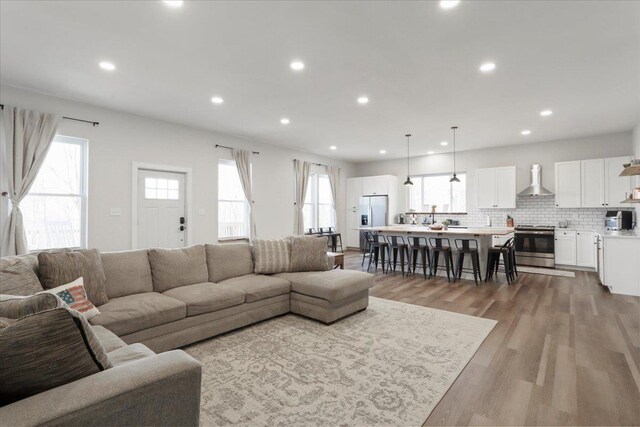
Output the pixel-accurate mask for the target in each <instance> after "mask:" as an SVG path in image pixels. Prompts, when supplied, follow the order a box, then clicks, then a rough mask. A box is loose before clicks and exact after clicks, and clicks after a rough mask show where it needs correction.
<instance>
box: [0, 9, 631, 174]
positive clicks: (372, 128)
mask: <svg viewBox="0 0 640 427" xmlns="http://www.w3.org/2000/svg"><path fill="white" fill-rule="evenodd" d="M0 15H1V21H0V31H1V33H0V41H1V46H0V48H1V50H0V54H1V56H0V63H1V68H0V78H1V81H2V83H6V84H10V85H16V86H21V87H26V88H29V89H33V90H36V91H41V92H45V93H49V94H52V95H56V96H60V97H64V98H70V99H75V100H80V101H84V102H88V103H92V104H97V105H101V106H106V107H110V108H114V109H118V110H124V111H127V112H132V113H136V114H141V115H145V116H150V117H155V118H159V119H165V120H169V121H173V122H178V123H183V124H186V125H192V126H197V127H201V128H206V129H212V130H217V131H221V132H225V133H230V134H235V135H239V136H243V137H247V138H251V139H255V140H260V141H263V142H268V143H272V144H277V145H282V146H287V147H292V148H296V149H300V150H305V151H309V152H314V153H319V154H323V155H330V156H335V157H340V158H344V159H348V160H353V161H365V160H373V159H380V158H383V156H381V155H380V154H378V151H379V150H380V149H386V150H387V154H386V157H388V158H393V157H401V156H404V155H405V153H406V146H405V139H404V137H403V135H404V134H405V133H407V132H411V133H413V135H414V137H413V138H412V154H424V153H426V152H427V151H428V150H434V151H435V152H442V151H444V150H446V149H448V150H450V149H451V144H450V145H449V147H446V148H443V147H441V146H440V141H442V140H447V141H451V131H450V130H449V127H450V126H451V125H454V124H456V125H458V126H460V129H459V132H458V135H459V137H458V141H457V148H458V149H461V150H469V149H474V148H482V147H492V146H500V145H510V144H520V143H527V142H536V141H542V140H555V139H562V138H571V137H577V136H583V135H593V134H599V133H607V132H613V131H624V130H629V129H631V128H632V127H633V126H634V125H635V124H636V123H637V122H638V118H639V117H640V2H625V1H621V2H615V1H601V2H597V1H584V2H581V1H567V2H561V1H555V2H552V1H528V2H527V1H509V2H507V1H495V2H494V1H481V2H480V1H473V2H472V1H462V2H461V3H460V5H459V6H458V7H457V8H455V9H452V10H447V11H445V10H442V9H440V8H439V7H438V4H437V2H427V1H425V2H397V1H394V2H296V3H293V2H267V1H264V2H204V1H185V4H184V7H182V8H181V9H177V10H173V9H170V8H168V7H167V6H165V5H164V4H163V3H162V2H160V1H135V2H124V1H123V2H115V1H114V2H111V1H102V2H97V1H85V2H79V1H69V2H53V1H33V2H30V1H21V2H8V1H2V2H1V10H0ZM105 59H107V60H110V61H113V62H114V63H115V64H116V66H117V70H116V71H115V72H113V73H109V72H105V71H103V70H101V69H100V68H99V67H98V65H97V64H98V62H99V61H101V60H105ZM293 59H301V60H302V61H304V62H305V64H306V69H305V70H304V71H303V72H300V73H294V72H293V71H291V70H290V68H289V63H290V62H291V60H293ZM488 60H491V61H494V62H495V63H496V64H497V68H496V70H495V71H494V72H493V73H492V74H489V75H485V74H482V73H480V72H479V71H478V67H479V65H480V64H481V63H482V62H484V61H488ZM363 94H365V95H367V96H369V98H370V99H371V102H370V103H369V104H368V105H366V106H361V105H359V104H358V103H357V102H356V98H357V97H358V96H359V95H363ZM214 95H220V96H222V97H223V98H224V104H223V105H220V106H215V105H213V104H212V103H211V102H210V98H211V97H212V96H214ZM547 108H549V109H551V110H553V111H554V114H553V115H552V116H551V117H548V118H543V117H540V116H539V112H540V111H541V110H543V109H547ZM285 116H286V117H289V118H290V119H291V124H290V125H288V126H283V125H281V124H280V119H281V118H282V117H285ZM89 119H92V118H91V117H90V118H89ZM523 129H530V130H531V131H532V134H531V135H530V136H528V137H523V136H521V135H520V131H521V130H523ZM330 145H336V146H337V147H338V149H337V150H336V151H335V152H332V151H329V149H328V147H329V146H330Z"/></svg>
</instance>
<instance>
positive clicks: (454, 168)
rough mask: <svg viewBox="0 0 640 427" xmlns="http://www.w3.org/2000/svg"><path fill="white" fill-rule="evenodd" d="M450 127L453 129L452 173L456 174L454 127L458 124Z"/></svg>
mask: <svg viewBox="0 0 640 427" xmlns="http://www.w3.org/2000/svg"><path fill="white" fill-rule="evenodd" d="M451 129H453V175H454V176H455V174H456V129H458V126H452V127H451Z"/></svg>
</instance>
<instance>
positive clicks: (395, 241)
mask: <svg viewBox="0 0 640 427" xmlns="http://www.w3.org/2000/svg"><path fill="white" fill-rule="evenodd" d="M387 242H389V262H391V254H393V271H394V272H395V271H396V264H397V261H398V252H399V253H400V269H401V270H402V275H403V276H404V264H405V259H406V262H407V268H408V270H409V271H408V272H407V274H409V273H410V272H411V264H410V260H411V257H410V255H409V245H407V242H406V241H405V240H404V237H402V236H387Z"/></svg>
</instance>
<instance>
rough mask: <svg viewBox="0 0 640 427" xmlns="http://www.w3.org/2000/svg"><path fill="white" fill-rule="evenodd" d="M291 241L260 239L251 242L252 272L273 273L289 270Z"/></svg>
mask: <svg viewBox="0 0 640 427" xmlns="http://www.w3.org/2000/svg"><path fill="white" fill-rule="evenodd" d="M290 262H291V242H290V241H289V240H286V239H283V240H260V239H257V240H256V241H255V242H253V265H254V266H253V272H254V273H256V274H275V273H286V272H288V271H290V268H289V267H290Z"/></svg>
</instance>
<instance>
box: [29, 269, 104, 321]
mask: <svg viewBox="0 0 640 427" xmlns="http://www.w3.org/2000/svg"><path fill="white" fill-rule="evenodd" d="M38 293H39V294H53V295H57V296H58V297H59V298H60V299H61V300H62V301H64V302H65V304H67V305H68V306H69V308H70V309H72V310H76V311H79V312H80V313H82V314H83V315H84V317H85V318H86V319H87V320H89V319H91V318H92V317H95V316H97V315H98V314H100V311H99V310H98V309H97V308H96V306H95V305H93V304H92V303H91V301H89V299H88V298H87V291H86V290H85V288H84V283H83V281H82V277H78V278H77V279H76V280H74V281H73V282H71V283H67V284H66V285H62V286H58V287H57V288H53V289H48V290H46V291H42V292H38Z"/></svg>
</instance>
